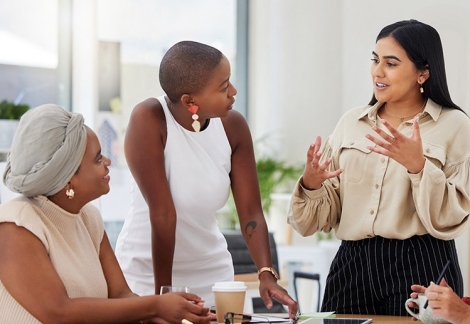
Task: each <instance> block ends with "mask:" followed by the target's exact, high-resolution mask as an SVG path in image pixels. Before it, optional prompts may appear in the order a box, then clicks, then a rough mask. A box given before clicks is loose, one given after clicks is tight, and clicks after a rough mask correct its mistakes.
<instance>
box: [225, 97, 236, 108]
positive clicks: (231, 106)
mask: <svg viewBox="0 0 470 324" xmlns="http://www.w3.org/2000/svg"><path fill="white" fill-rule="evenodd" d="M234 103H235V98H233V101H232V104H231V105H230V106H228V108H227V109H228V110H230V109H232V108H233V104H234Z"/></svg>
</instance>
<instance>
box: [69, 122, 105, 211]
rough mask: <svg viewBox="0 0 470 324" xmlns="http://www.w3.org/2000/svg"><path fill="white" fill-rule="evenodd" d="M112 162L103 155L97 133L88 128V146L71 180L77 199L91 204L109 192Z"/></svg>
mask: <svg viewBox="0 0 470 324" xmlns="http://www.w3.org/2000/svg"><path fill="white" fill-rule="evenodd" d="M110 164H111V161H110V160H109V159H108V158H107V157H105V156H103V155H101V146H100V142H99V141H98V137H97V136H96V134H95V132H93V131H92V130H91V129H90V128H88V127H87V144H86V150H85V154H84V155H83V159H82V162H81V163H80V166H79V168H78V170H77V172H76V173H75V175H74V176H73V177H72V179H70V183H71V184H72V187H73V189H74V191H75V198H74V199H77V200H81V201H83V202H84V203H87V202H90V201H92V200H94V199H96V198H99V197H100V196H102V195H104V194H107V193H108V192H109V180H110V177H109V175H108V173H109V169H108V166H109V165H110Z"/></svg>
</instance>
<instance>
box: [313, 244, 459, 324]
mask: <svg viewBox="0 0 470 324" xmlns="http://www.w3.org/2000/svg"><path fill="white" fill-rule="evenodd" d="M447 260H451V261H452V263H451V265H450V266H449V268H448V269H447V272H446V275H445V279H446V280H447V282H448V283H449V285H450V286H451V287H452V288H453V289H454V291H455V292H456V293H457V294H458V295H459V296H461V297H462V295H463V278H462V273H461V271H460V266H459V262H458V257H457V251H456V248H455V242H454V240H449V241H444V240H439V239H436V238H434V237H432V236H431V235H422V236H413V237H411V238H409V239H406V240H395V239H386V238H383V237H379V236H378V237H374V238H371V239H366V240H359V241H343V242H342V244H341V246H340V248H339V250H338V253H337V254H336V256H335V258H334V260H333V262H332V264H331V268H330V273H329V275H328V278H327V280H326V287H325V295H324V298H323V305H322V311H336V313H338V314H376V315H400V316H406V315H408V313H407V312H406V310H405V307H404V304H405V301H406V300H407V299H408V298H409V296H410V293H411V285H412V284H420V285H423V286H428V285H429V282H430V281H434V280H436V279H437V277H438V276H439V273H440V272H441V270H442V269H443V267H444V265H445V263H446V261H447Z"/></svg>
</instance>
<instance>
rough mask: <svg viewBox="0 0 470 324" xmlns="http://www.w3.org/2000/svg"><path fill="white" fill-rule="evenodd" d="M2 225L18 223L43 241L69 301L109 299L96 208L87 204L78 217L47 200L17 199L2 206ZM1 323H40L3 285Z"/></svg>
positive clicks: (0, 288)
mask: <svg viewBox="0 0 470 324" xmlns="http://www.w3.org/2000/svg"><path fill="white" fill-rule="evenodd" d="M2 222H13V223H16V225H18V226H22V227H24V228H26V229H27V230H29V231H30V232H31V233H33V234H34V235H36V236H37V237H38V238H39V239H40V240H41V242H42V243H43V244H44V247H45V248H46V250H47V253H48V254H49V258H50V260H51V262H52V265H53V266H54V268H55V270H56V271H57V273H58V275H59V276H60V278H61V279H62V282H63V283H64V286H65V288H66V290H67V293H68V296H69V297H70V298H78V297H95V298H107V297H108V289H107V284H106V280H105V277H104V274H103V270H102V268H101V263H100V260H99V248H100V243H101V240H102V238H103V233H104V228H103V221H102V219H101V216H100V214H99V211H98V210H97V208H96V207H94V206H93V205H91V204H88V205H86V206H85V207H83V208H82V210H81V211H80V213H79V214H71V213H69V212H66V211H65V210H63V209H61V208H60V207H58V206H57V205H55V204H54V203H52V202H51V201H50V200H48V199H47V198H46V197H44V196H38V197H33V198H26V197H18V198H16V199H14V200H12V201H10V202H7V203H6V204H2V205H0V223H2ZM2 262H3V261H2ZM0 323H22V324H27V323H39V321H38V320H37V319H35V318H34V317H33V316H31V314H29V313H28V311H27V310H26V309H24V308H23V307H22V306H21V305H20V304H18V303H17V302H16V300H15V299H13V297H12V296H11V295H10V294H9V293H8V291H7V290H6V289H5V287H4V286H3V284H2V282H1V281H0Z"/></svg>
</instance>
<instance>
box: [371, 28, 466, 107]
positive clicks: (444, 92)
mask: <svg viewBox="0 0 470 324" xmlns="http://www.w3.org/2000/svg"><path fill="white" fill-rule="evenodd" d="M388 36H390V37H393V38H394V39H395V40H396V41H397V42H398V43H399V44H400V45H401V47H403V49H404V50H405V52H406V54H407V55H408V57H409V58H410V60H411V61H412V62H413V63H414V65H415V66H416V68H417V69H418V70H420V71H424V70H426V69H428V70H429V78H428V79H427V80H426V82H424V83H423V85H422V86H423V89H424V96H425V97H427V98H430V99H431V100H432V101H434V102H435V103H437V104H439V105H441V106H443V107H445V108H453V109H459V110H462V109H461V108H460V107H459V106H457V105H456V104H455V103H454V102H453V101H452V99H451V98H450V93H449V89H448V87H447V78H446V71H445V65H444V53H443V50H442V43H441V38H440V37H439V33H438V32H437V31H436V30H435V29H434V28H433V27H431V26H429V25H426V24H424V23H422V22H419V21H417V20H413V19H410V20H403V21H399V22H396V23H394V24H391V25H388V26H386V27H384V28H383V29H382V30H381V31H380V33H379V35H378V36H377V39H376V42H378V41H379V40H380V39H382V38H384V37H388ZM376 102H377V99H376V98H375V94H373V95H372V99H371V101H370V102H369V105H374V104H375V103H376Z"/></svg>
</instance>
